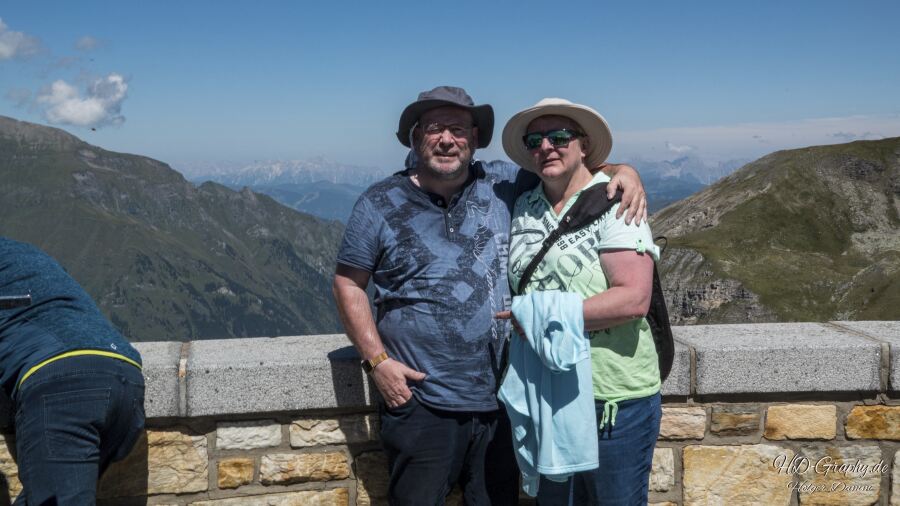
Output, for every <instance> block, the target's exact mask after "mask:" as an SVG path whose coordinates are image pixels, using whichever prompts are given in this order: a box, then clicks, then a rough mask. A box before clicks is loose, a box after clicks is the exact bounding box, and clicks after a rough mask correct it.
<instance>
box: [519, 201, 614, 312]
mask: <svg viewBox="0 0 900 506" xmlns="http://www.w3.org/2000/svg"><path fill="white" fill-rule="evenodd" d="M621 200H622V192H621V191H617V192H616V195H615V196H614V197H613V198H612V199H608V198H607V196H606V183H600V184H597V185H594V186H591V187H590V188H587V189H585V190H582V192H581V194H580V195H579V196H578V200H576V201H575V203H574V204H572V207H570V208H569V210H568V211H567V212H566V214H565V215H564V216H563V217H562V219H560V220H559V227H557V228H556V229H555V230H554V231H552V232H550V234H549V235H548V236H547V237H546V238H545V239H544V242H543V243H542V244H541V249H540V250H538V252H537V254H535V255H534V257H533V258H532V259H531V262H529V263H528V266H527V267H525V270H524V271H522V277H521V278H519V284H518V286H517V287H516V293H519V294H521V293H523V292H524V291H525V287H526V286H528V282H529V281H531V276H532V275H534V271H535V270H536V269H537V267H538V265H540V264H541V261H542V260H543V259H544V256H546V255H547V252H548V251H550V248H552V247H553V245H554V244H555V243H556V241H557V240H559V238H560V237H562V236H563V234H567V233H569V232H571V231H572V230H578V229H579V228H582V227H584V226H586V225H588V224H590V223H592V222H593V221H594V220H596V219H597V218H599V217H601V216H603V215H604V214H605V213H606V211H609V208H611V207H612V206H613V205H615V203H616V202H619V201H621Z"/></svg>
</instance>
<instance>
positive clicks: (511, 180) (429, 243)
mask: <svg viewBox="0 0 900 506" xmlns="http://www.w3.org/2000/svg"><path fill="white" fill-rule="evenodd" d="M493 126H494V113H493V109H492V108H491V106H490V105H475V104H474V102H473V101H472V99H471V98H470V97H469V95H468V94H467V93H466V92H465V90H463V89H461V88H455V87H449V86H441V87H437V88H435V89H433V90H430V91H425V92H422V93H421V94H419V97H418V99H417V100H416V101H415V102H413V103H412V104H410V105H409V106H407V107H406V108H405V109H404V111H403V113H402V114H401V115H400V122H399V128H398V130H397V138H398V140H399V141H400V143H401V144H403V145H404V146H407V147H410V148H411V150H412V155H413V156H411V157H410V158H411V160H412V163H409V165H410V167H409V168H408V169H407V170H405V171H402V172H398V173H397V174H394V175H393V176H391V177H388V178H386V179H384V180H382V181H380V182H378V183H375V184H374V185H372V186H371V187H370V188H369V189H368V190H366V192H365V193H364V194H363V195H362V196H361V197H360V198H359V200H358V201H357V203H356V205H355V206H354V209H353V212H352V214H351V217H350V219H349V221H348V223H347V227H346V229H345V232H344V239H343V242H342V244H341V248H340V251H339V253H338V258H337V264H338V265H337V270H336V274H335V279H334V286H333V289H334V295H335V299H336V301H337V306H338V309H339V312H340V315H341V320H342V322H343V324H344V327H345V329H346V331H347V335H348V336H349V337H350V339H351V341H352V342H353V344H354V345H355V346H356V349H357V350H358V351H359V353H360V355H361V356H362V358H363V361H362V367H363V369H364V370H366V372H368V373H369V374H370V375H371V376H372V378H373V380H374V382H375V385H376V387H377V388H378V390H379V391H380V392H381V395H382V397H383V398H384V401H385V403H384V406H383V407H382V417H381V440H382V443H383V445H384V448H385V452H386V454H387V457H388V461H389V467H390V486H389V495H390V501H391V503H392V504H416V505H418V504H438V503H440V502H441V501H443V499H444V497H445V496H446V495H447V494H448V493H449V492H450V490H451V489H452V487H453V486H454V485H455V484H457V483H458V484H460V485H461V487H462V489H463V495H464V499H465V502H466V503H467V504H514V503H515V502H516V501H517V496H518V471H517V469H516V466H515V463H514V459H513V456H512V449H511V435H510V433H509V424H508V420H507V419H506V416H505V414H504V413H503V412H502V410H500V409H498V404H497V396H496V389H497V381H498V376H499V370H500V367H501V357H502V355H503V350H504V346H505V343H506V340H507V336H508V335H509V322H507V321H501V320H496V319H495V318H494V314H495V313H496V312H497V311H500V310H503V309H505V308H507V307H508V306H509V302H510V297H509V288H508V286H507V281H506V263H507V257H506V253H507V250H508V240H509V221H510V218H511V210H512V206H513V203H514V202H515V199H516V197H517V196H518V195H519V194H521V193H522V192H524V191H526V190H528V189H530V188H533V187H534V185H535V184H537V182H538V180H537V178H536V177H534V175H533V174H530V173H527V172H524V171H519V170H518V167H515V166H513V165H512V164H509V163H505V162H482V161H475V160H474V158H473V155H474V151H475V150H476V149H477V148H480V147H485V146H487V145H488V144H489V143H490V141H491V137H492V135H493ZM604 170H608V171H610V172H616V171H617V172H619V175H620V176H622V177H623V179H624V180H625V184H624V186H625V187H626V189H628V190H631V191H632V192H635V190H636V193H637V194H638V195H641V197H640V198H638V199H637V201H638V202H639V205H638V206H635V207H637V208H638V210H641V209H642V208H643V207H644V201H643V197H642V195H643V189H642V187H641V185H640V180H639V179H638V178H637V175H636V172H634V170H633V169H631V168H628V167H625V168H624V169H623V168H621V167H619V166H610V167H608V168H606V169H604ZM370 279H372V280H373V281H374V284H375V304H376V306H377V313H378V314H377V324H376V321H375V320H373V318H372V315H371V312H370V311H369V303H368V299H367V297H366V293H365V288H366V287H367V285H368V283H369V280H370ZM494 442H495V443H496V444H492V443H494Z"/></svg>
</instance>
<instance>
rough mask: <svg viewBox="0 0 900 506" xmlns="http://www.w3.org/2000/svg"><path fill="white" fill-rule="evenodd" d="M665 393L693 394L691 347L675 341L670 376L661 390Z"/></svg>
mask: <svg viewBox="0 0 900 506" xmlns="http://www.w3.org/2000/svg"><path fill="white" fill-rule="evenodd" d="M659 392H660V393H661V394H663V395H679V396H687V395H690V394H691V349H690V348H689V347H687V346H685V345H684V344H682V343H679V342H678V341H675V359H674V360H673V361H672V370H671V371H670V372H669V377H668V378H666V381H664V382H663V384H662V388H661V389H660V391H659Z"/></svg>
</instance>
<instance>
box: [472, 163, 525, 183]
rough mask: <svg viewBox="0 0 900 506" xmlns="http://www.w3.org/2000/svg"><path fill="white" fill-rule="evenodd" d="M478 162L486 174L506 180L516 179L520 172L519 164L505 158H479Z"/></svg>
mask: <svg viewBox="0 0 900 506" xmlns="http://www.w3.org/2000/svg"><path fill="white" fill-rule="evenodd" d="M476 163H478V164H480V165H481V168H482V170H484V172H485V174H486V175H488V176H489V177H491V178H494V179H500V180H504V181H515V179H516V176H517V175H518V174H519V166H518V165H516V164H514V163H510V162H507V161H504V160H491V161H485V160H478V161H477V162H476Z"/></svg>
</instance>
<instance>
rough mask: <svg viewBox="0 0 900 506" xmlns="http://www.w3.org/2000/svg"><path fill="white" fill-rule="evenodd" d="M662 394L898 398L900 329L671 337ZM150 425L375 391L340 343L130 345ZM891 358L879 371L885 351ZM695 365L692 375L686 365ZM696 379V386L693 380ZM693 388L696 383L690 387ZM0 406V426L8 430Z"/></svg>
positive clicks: (696, 330)
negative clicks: (884, 379) (885, 394)
mask: <svg viewBox="0 0 900 506" xmlns="http://www.w3.org/2000/svg"><path fill="white" fill-rule="evenodd" d="M672 330H673V333H674V335H675V339H676V342H675V361H674V364H673V367H672V372H671V373H670V374H669V378H668V379H667V380H666V381H665V382H664V383H663V385H662V394H663V395H669V396H693V395H708V394H746V393H751V394H753V393H755V394H771V393H814V392H876V391H882V390H883V389H882V388H881V381H880V379H881V374H882V372H884V373H885V374H886V375H887V376H888V379H889V387H888V389H889V390H892V391H894V392H897V391H900V321H862V322H831V323H774V324H746V325H697V326H683V327H673V329H672ZM135 347H136V348H137V349H138V351H140V353H141V356H142V358H143V362H144V369H143V370H144V377H145V378H146V381H147V395H146V401H145V406H146V410H147V417H148V418H171V417H193V416H218V415H247V414H255V413H271V412H284V411H306V410H313V409H335V408H346V409H348V410H354V409H356V410H358V409H359V408H364V407H367V406H368V407H371V406H373V403H374V402H375V401H376V399H377V398H378V393H377V391H376V390H375V387H374V384H372V383H371V380H370V379H369V378H368V377H367V376H366V375H365V374H364V373H363V372H362V370H361V369H360V367H359V356H358V355H357V353H356V350H354V349H353V347H352V346H351V344H350V340H349V339H348V338H347V337H346V336H345V335H343V334H332V335H311V336H290V337H273V338H270V337H260V338H249V339H219V340H210V341H192V342H187V343H182V342H176V341H169V342H147V343H135ZM888 347H890V349H891V355H890V357H889V359H888V360H885V363H886V364H887V365H888V366H889V369H887V370H885V371H882V357H881V353H882V349H883V348H884V349H887V348H888ZM692 354H693V355H694V356H695V357H696V368H695V370H693V371H692V364H691V355H692ZM692 378H693V379H692ZM692 381H693V382H694V383H693V385H692ZM9 408H10V406H9V401H8V399H2V398H0V426H2V425H3V423H4V422H5V423H7V427H9V425H8V421H9V415H10V410H9Z"/></svg>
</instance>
